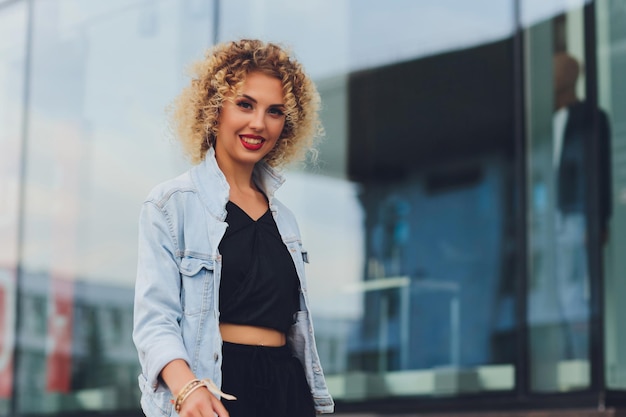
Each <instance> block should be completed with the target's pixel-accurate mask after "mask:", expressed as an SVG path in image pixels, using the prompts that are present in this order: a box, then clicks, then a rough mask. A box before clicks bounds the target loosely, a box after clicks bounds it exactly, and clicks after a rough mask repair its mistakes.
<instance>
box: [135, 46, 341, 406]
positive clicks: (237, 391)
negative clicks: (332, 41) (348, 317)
mask: <svg viewBox="0 0 626 417" xmlns="http://www.w3.org/2000/svg"><path fill="white" fill-rule="evenodd" d="M318 108H319V96H318V94H317V91H316V89H315V86H314V85H313V83H312V81H311V80H310V79H309V78H308V76H307V75H306V74H305V73H304V72H303V70H302V67H301V66H300V64H299V63H297V62H296V61H295V60H294V59H292V58H291V57H290V56H289V55H288V54H287V52H286V51H285V50H283V49H281V48H280V47H279V46H277V45H274V44H271V43H267V44H266V43H263V42H261V41H257V40H241V41H238V42H231V43H227V44H222V45H218V46H216V47H214V48H213V49H211V50H210V51H209V52H208V53H207V56H206V58H205V59H204V60H202V61H200V62H198V63H197V64H196V65H195V67H194V77H193V79H192V81H191V84H190V85H189V86H188V87H187V88H186V89H185V90H184V91H183V93H182V94H181V95H180V96H179V98H178V99H177V101H176V102H175V105H174V107H173V110H174V111H173V113H172V114H173V116H174V121H175V125H176V130H177V132H178V137H179V138H180V140H181V142H182V145H183V148H184V150H185V151H186V153H187V154H188V155H189V157H190V159H191V161H192V162H193V163H195V164H197V165H196V166H194V167H193V168H191V169H190V170H189V171H188V172H187V173H185V174H183V175H181V176H180V177H178V178H175V179H173V180H171V181H168V182H165V183H164V184H161V185H159V186H157V187H156V188H155V189H154V190H152V192H151V193H150V195H149V196H148V198H147V200H146V201H145V203H144V204H143V207H142V212H141V216H140V228H139V262H138V274H137V283H136V292H135V325H134V332H133V338H134V341H135V344H136V346H137V350H138V352H139V358H140V362H141V367H142V374H141V375H140V376H139V384H140V387H141V391H142V400H141V403H142V407H143V409H144V412H145V413H146V415H147V416H149V417H152V416H170V415H176V412H177V413H178V414H179V415H181V416H211V417H212V416H214V415H216V414H217V415H218V416H220V417H224V416H229V415H230V416H231V417H239V416H242V417H243V416H245V417H253V416H270V415H271V416H272V417H277V416H285V417H305V416H311V415H315V413H316V412H317V413H331V412H332V411H333V406H334V405H333V401H332V398H331V397H330V395H329V394H328V390H327V388H326V383H325V381H324V376H323V373H322V370H321V367H320V362H319V358H318V354H317V350H316V347H315V341H314V339H313V327H312V324H311V320H310V318H309V314H308V312H309V310H308V299H307V292H306V289H307V287H306V281H305V280H304V262H305V261H306V252H305V251H304V250H303V249H302V244H301V241H300V235H299V231H298V226H297V224H296V221H295V219H294V217H293V215H292V213H291V212H290V211H289V210H288V209H287V208H286V207H285V206H284V205H282V204H281V203H280V202H279V201H278V200H277V199H276V198H275V197H274V192H275V191H276V189H277V188H278V187H279V186H280V185H281V184H282V182H283V179H282V177H281V175H280V174H279V173H278V172H277V171H276V169H275V168H276V167H281V166H283V165H284V164H286V163H289V162H292V161H294V160H297V159H301V158H302V157H303V156H304V154H305V153H306V151H307V150H309V149H311V145H312V143H313V140H314V139H315V137H316V136H317V135H318V133H319V132H320V131H321V127H320V123H319V119H318V115H317V112H318ZM225 393H228V394H225ZM232 396H234V397H236V399H234V398H233V397H232ZM220 397H221V399H222V401H220Z"/></svg>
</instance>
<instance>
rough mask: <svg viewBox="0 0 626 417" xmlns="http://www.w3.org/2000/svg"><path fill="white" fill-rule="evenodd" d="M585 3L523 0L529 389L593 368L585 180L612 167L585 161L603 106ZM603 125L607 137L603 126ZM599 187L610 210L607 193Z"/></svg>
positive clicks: (571, 382)
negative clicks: (591, 75)
mask: <svg viewBox="0 0 626 417" xmlns="http://www.w3.org/2000/svg"><path fill="white" fill-rule="evenodd" d="M555 3H558V2H555ZM564 4H565V3H564ZM582 4H583V3H582V2H580V3H579V4H576V2H574V3H571V2H570V3H567V7H564V5H561V6H559V7H556V8H554V7H553V6H555V5H554V4H553V5H551V7H552V8H550V9H549V11H547V10H546V7H545V4H544V3H541V4H540V2H537V1H524V2H522V6H523V7H522V15H523V16H526V18H525V22H527V23H530V26H527V27H526V31H525V41H526V53H527V55H526V62H527V64H526V69H527V72H526V74H525V75H526V80H527V95H526V98H527V106H528V108H527V121H526V122H527V134H528V138H527V149H528V155H527V163H528V165H527V169H528V186H529V189H528V202H529V207H528V211H529V220H530V221H529V226H528V227H529V229H528V235H529V239H528V240H529V248H528V253H529V262H530V267H529V272H530V277H529V285H528V288H527V291H528V324H529V330H530V331H529V343H530V362H531V363H530V379H531V389H532V390H533V391H541V392H557V391H570V390H582V389H585V388H588V387H589V384H590V375H591V370H590V360H589V338H590V329H589V323H590V282H591V280H590V270H589V262H588V250H589V247H588V244H587V243H586V241H587V238H586V236H587V230H588V227H589V224H588V218H587V213H588V211H587V210H588V204H589V198H590V197H589V194H588V187H589V185H588V184H587V182H588V179H589V178H590V177H592V178H596V177H597V178H598V179H599V185H600V187H599V188H600V189H601V188H602V185H603V184H606V183H607V175H605V174H606V173H607V172H608V171H602V169H601V170H600V171H601V172H598V173H597V175H591V171H590V169H589V168H588V164H589V163H590V161H589V148H590V146H591V141H592V140H593V138H594V137H596V136H595V133H594V129H595V125H594V122H593V119H594V117H595V115H598V120H600V121H601V120H605V115H604V112H602V111H598V109H594V108H592V106H591V105H590V104H589V102H588V101H587V100H586V98H585V83H586V80H585V74H584V71H583V69H584V65H585V62H584V57H585V50H584V36H585V33H584V24H583V9H582ZM528 16H536V17H537V16H539V17H540V18H539V17H537V18H536V19H534V20H533V19H531V18H529V17H528ZM597 133H598V136H597V137H598V139H599V140H600V141H601V142H603V143H606V142H607V139H608V138H607V137H606V135H602V134H601V132H600V131H599V132H597ZM605 158H606V155H605ZM600 166H601V167H606V166H607V164H606V162H605V163H600ZM594 187H595V185H594ZM599 194H600V195H602V198H603V200H602V201H601V202H600V211H601V215H602V219H606V210H605V209H606V208H607V207H608V205H607V204H606V201H605V198H606V193H604V192H602V191H600V193H599ZM603 221H604V220H601V222H603Z"/></svg>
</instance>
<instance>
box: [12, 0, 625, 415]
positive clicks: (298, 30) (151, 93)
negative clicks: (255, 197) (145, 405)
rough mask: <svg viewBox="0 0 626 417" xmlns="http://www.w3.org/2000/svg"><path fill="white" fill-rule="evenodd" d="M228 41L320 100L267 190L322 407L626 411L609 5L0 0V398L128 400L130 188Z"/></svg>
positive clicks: (617, 49)
mask: <svg viewBox="0 0 626 417" xmlns="http://www.w3.org/2000/svg"><path fill="white" fill-rule="evenodd" d="M241 37H255V38H261V39H264V40H270V41H276V42H280V43H282V44H284V45H287V46H290V47H292V48H293V50H294V51H295V53H296V55H297V56H298V58H299V59H300V60H301V62H302V63H303V64H304V66H305V67H306V68H307V70H308V71H309V73H310V75H311V76H312V77H313V78H314V80H315V81H316V83H317V85H318V87H319V90H320V93H321V95H322V100H323V114H322V116H323V122H324V125H325V127H326V140H325V141H324V142H323V143H322V144H321V147H320V151H321V154H320V161H321V162H320V163H319V165H318V166H313V167H309V166H308V167H298V168H291V169H289V171H290V172H288V175H287V177H288V181H287V183H286V184H285V185H284V186H283V188H282V189H281V190H280V192H279V198H281V199H282V200H283V201H284V202H285V203H286V204H287V205H289V206H290V207H291V208H292V209H293V210H294V212H295V213H296V215H297V217H298V218H299V220H300V223H301V229H302V234H303V238H304V242H305V245H306V246H307V249H308V252H309V254H310V255H311V256H310V257H311V264H310V265H309V269H308V278H309V282H310V284H309V285H310V291H311V298H312V309H313V311H314V313H315V317H316V319H317V320H316V336H317V341H318V346H319V350H320V354H321V357H322V363H323V365H324V368H325V372H326V374H327V376H328V383H329V385H330V389H331V392H332V394H333V395H334V397H335V399H336V400H337V414H338V415H353V416H357V415H358V416H365V415H367V416H375V415H382V414H385V415H391V416H400V415H402V416H405V417H406V416H416V415H422V414H424V413H433V414H438V415H443V414H445V415H446V416H452V415H458V414H459V413H461V412H463V413H470V414H471V413H474V414H475V415H485V414H487V413H488V412H496V413H498V415H516V416H521V415H541V416H550V415H555V416H556V415H559V416H561V415H562V416H583V415H584V416H596V415H598V416H600V415H602V416H604V415H606V416H617V415H624V413H625V412H626V411H625V410H626V324H625V323H626V322H625V319H624V318H625V317H626V302H624V300H625V299H626V0H597V1H585V0H472V1H467V0H437V1H428V0H388V1H379V0H300V1H290V0H222V1H219V0H106V1H91V0H90V1H85V0H0V416H15V417H17V416H34V415H37V416H88V415H99V416H105V417H106V416H140V415H141V411H140V410H139V393H138V389H137V384H136V377H137V374H138V373H139V367H138V363H137V358H136V352H135V349H134V346H133V343H132V340H131V330H132V299H133V285H134V277H135V265H136V255H137V244H136V243H137V242H136V234H137V217H138V213H139V208H140V205H141V203H142V201H143V198H144V197H145V195H146V194H147V193H148V191H149V190H150V188H151V187H152V186H153V185H155V184H157V183H158V182H160V181H162V180H165V179H167V178H170V177H172V176H174V175H176V174H178V173H180V172H182V171H184V170H185V169H186V168H187V166H188V165H187V163H186V162H185V161H184V160H183V158H182V156H181V153H180V151H179V148H178V145H177V144H176V141H175V139H174V138H173V137H172V133H171V131H170V130H169V128H168V126H167V114H166V108H167V106H168V104H169V103H170V102H171V100H172V99H173V98H174V97H175V96H176V94H178V92H179V91H180V90H181V88H182V87H183V86H184V85H185V83H186V82H187V78H186V76H185V71H184V69H185V67H186V66H187V65H188V64H189V63H190V62H192V61H193V60H195V59H198V58H201V57H202V55H203V52H204V50H205V49H206V48H207V47H209V46H211V45H212V44H214V43H216V42H219V41H224V40H230V39H233V38H241ZM563 56H565V57H567V60H566V61H563V62H566V64H565V67H564V69H563V71H564V72H563V73H561V72H560V71H561V67H560V65H561V63H562V61H561V60H560V58H561V57H563ZM563 74H565V76H564V77H565V78H562V76H563ZM564 80H565V81H564ZM568 80H569V83H570V85H569V87H568V86H567V85H565V84H567V82H566V81H568ZM568 88H569V89H568ZM566 97H569V98H570V99H571V100H569V101H567V100H565V99H564V98H566ZM564 100H565V101H564ZM563 109H565V110H564V111H563ZM464 415H467V414H464Z"/></svg>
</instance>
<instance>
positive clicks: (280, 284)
mask: <svg viewBox="0 0 626 417" xmlns="http://www.w3.org/2000/svg"><path fill="white" fill-rule="evenodd" d="M226 211H227V215H226V223H228V228H227V229H226V233H225V234H224V237H223V238H222V241H221V242H220V245H219V250H220V253H221V254H222V259H223V262H222V279H221V284H220V322H222V323H232V324H245V325H249V326H259V327H269V328H271V329H275V330H278V331H280V332H283V333H287V332H288V331H289V328H290V327H291V325H292V324H293V322H294V315H295V313H296V312H297V311H298V307H299V299H300V298H299V291H298V290H299V280H298V274H297V272H296V267H295V265H294V263H293V260H292V259H291V255H290V254H289V251H288V249H287V247H286V246H285V244H284V243H283V241H282V239H281V237H280V233H278V228H277V227H276V222H275V221H274V218H273V216H272V213H271V212H270V211H269V210H267V211H266V212H265V214H263V216H261V217H260V218H259V219H258V220H256V221H255V220H253V219H252V218H250V216H248V214H247V213H246V212H245V211H243V210H242V209H241V208H239V206H237V205H236V204H234V203H233V202H231V201H229V202H228V203H227V204H226Z"/></svg>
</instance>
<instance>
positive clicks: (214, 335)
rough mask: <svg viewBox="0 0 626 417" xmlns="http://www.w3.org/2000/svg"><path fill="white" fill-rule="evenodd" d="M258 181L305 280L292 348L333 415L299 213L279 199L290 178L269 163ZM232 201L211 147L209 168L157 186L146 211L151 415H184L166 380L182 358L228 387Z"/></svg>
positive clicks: (141, 347)
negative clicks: (223, 302)
mask: <svg viewBox="0 0 626 417" xmlns="http://www.w3.org/2000/svg"><path fill="white" fill-rule="evenodd" d="M254 181H255V183H256V184H257V186H258V187H259V188H260V189H261V190H263V192H265V194H266V196H267V197H268V199H269V207H270V210H271V212H272V215H273V217H274V220H275V221H276V225H277V226H278V230H279V232H280V235H281V236H282V239H283V242H284V243H285V245H286V246H287V248H288V250H289V252H290V254H291V256H292V258H293V262H294V264H295V266H296V270H297V272H298V277H299V278H300V311H299V312H298V313H297V314H296V320H295V324H294V325H293V326H292V328H291V330H290V332H289V334H288V340H289V345H290V346H291V347H292V349H293V351H294V355H295V356H296V357H297V358H298V359H300V361H301V362H302V364H303V366H304V369H305V374H306V377H307V381H308V383H309V386H310V388H311V393H312V395H313V400H314V403H315V409H316V411H317V412H318V413H332V412H333V409H334V404H333V400H332V398H331V397H330V394H329V393H328V389H327V387H326V382H325V380H324V375H323V372H322V368H321V365H320V360H319V357H318V353H317V348H316V346H315V340H314V337H313V325H312V322H311V317H310V315H309V303H308V296H307V284H306V280H305V278H304V262H305V260H306V252H305V251H304V250H303V248H302V243H301V240H300V232H299V229H298V225H297V223H296V221H295V218H294V216H293V214H292V213H291V212H290V211H289V210H288V209H287V208H286V207H285V206H284V205H283V204H281V203H280V202H279V201H278V200H277V199H276V198H274V192H275V191H276V189H277V188H278V187H279V186H280V185H281V184H282V183H283V182H284V179H283V178H282V177H281V176H280V175H279V174H278V173H277V172H276V171H274V170H273V169H272V168H271V167H269V166H268V165H267V164H265V163H263V162H261V163H259V164H257V166H256V168H255V171H254ZM228 198H229V186H228V183H227V182H226V178H225V177H224V174H223V173H222V172H221V171H220V169H219V167H218V165H217V161H216V160H215V153H214V150H213V149H209V151H208V152H207V154H206V158H205V160H204V161H203V162H202V163H201V164H199V165H196V166H194V167H193V168H191V169H190V170H189V171H187V172H186V173H184V174H183V175H181V176H179V177H177V178H175V179H173V180H170V181H167V182H165V183H163V184H161V185H158V186H157V187H155V188H154V189H153V190H152V191H151V192H150V194H149V195H148V198H147V199H146V201H145V202H144V204H143V206H142V210H141V215H140V222H139V259H138V271H137V281H136V286H135V311H134V330H133V340H134V342H135V345H136V347H137V351H138V353H139V361H140V364H141V370H142V373H141V375H139V387H140V389H141V393H142V396H141V406H142V408H143V410H144V412H145V414H146V415H147V416H148V417H154V416H176V415H177V414H176V412H175V411H174V410H173V405H172V404H171V402H170V400H171V399H172V393H171V392H170V391H169V389H168V388H167V386H166V385H165V383H164V382H163V381H162V380H161V378H160V377H159V374H160V373H161V370H162V369H163V367H164V366H165V365H167V364H168V363H169V362H170V361H172V360H174V359H183V360H185V361H186V362H187V363H188V364H189V366H190V367H191V370H192V371H193V373H194V374H195V375H196V377H197V378H200V379H203V378H210V379H211V380H213V381H214V382H215V384H216V385H217V386H218V387H220V386H221V381H222V372H221V365H222V351H221V348H222V339H221V335H220V331H219V297H218V295H219V286H220V274H221V268H222V257H221V255H220V253H219V251H218V246H219V243H220V241H221V239H222V237H223V236H224V232H225V231H226V228H227V227H228V225H227V224H226V222H225V221H224V220H225V218H226V208H225V207H226V203H227V201H228Z"/></svg>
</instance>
